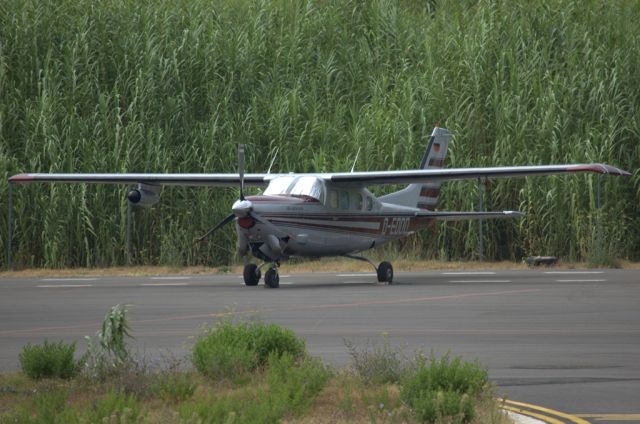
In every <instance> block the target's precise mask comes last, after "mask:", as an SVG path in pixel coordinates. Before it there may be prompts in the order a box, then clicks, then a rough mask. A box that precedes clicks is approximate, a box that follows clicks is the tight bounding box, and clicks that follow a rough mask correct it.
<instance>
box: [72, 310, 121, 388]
mask: <svg viewBox="0 0 640 424" xmlns="http://www.w3.org/2000/svg"><path fill="white" fill-rule="evenodd" d="M127 312H128V311H127V309H126V307H124V306H123V305H116V306H113V307H112V308H111V309H110V310H109V312H107V314H106V315H105V317H104V320H103V322H102V328H101V330H100V331H98V333H97V335H96V337H95V338H92V337H89V336H86V337H85V340H86V341H87V351H86V353H85V354H84V356H83V357H82V359H81V364H82V366H83V372H84V373H85V374H86V375H87V376H89V377H91V378H99V379H104V378H105V377H106V376H107V375H108V374H109V373H113V372H115V371H116V370H117V369H118V368H120V367H127V366H128V367H131V365H132V364H127V361H128V360H129V359H130V356H131V355H130V353H129V350H128V349H127V346H126V343H125V338H126V337H131V335H130V334H129V331H130V327H129V319H128V317H127Z"/></svg>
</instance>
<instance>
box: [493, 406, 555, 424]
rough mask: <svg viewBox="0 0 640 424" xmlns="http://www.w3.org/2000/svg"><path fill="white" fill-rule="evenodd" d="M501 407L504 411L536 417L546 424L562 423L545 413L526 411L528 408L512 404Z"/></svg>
mask: <svg viewBox="0 0 640 424" xmlns="http://www.w3.org/2000/svg"><path fill="white" fill-rule="evenodd" d="M502 409H504V410H506V411H511V412H515V413H516V414H521V415H526V416H528V417H532V418H537V419H539V420H540V421H544V422H545V423H548V424H564V422H563V421H560V420H557V419H555V418H552V417H548V416H546V415H542V414H538V413H535V412H531V411H528V410H525V409H520V408H516V407H513V406H507V405H503V406H502Z"/></svg>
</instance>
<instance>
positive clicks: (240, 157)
mask: <svg viewBox="0 0 640 424" xmlns="http://www.w3.org/2000/svg"><path fill="white" fill-rule="evenodd" d="M238 173H239V174H240V200H244V144H238Z"/></svg>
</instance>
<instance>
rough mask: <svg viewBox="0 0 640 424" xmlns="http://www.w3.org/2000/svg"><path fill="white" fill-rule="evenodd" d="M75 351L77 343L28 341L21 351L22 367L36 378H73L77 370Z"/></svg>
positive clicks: (26, 372) (30, 375) (29, 375)
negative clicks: (37, 343) (33, 343)
mask: <svg viewBox="0 0 640 424" xmlns="http://www.w3.org/2000/svg"><path fill="white" fill-rule="evenodd" d="M75 351H76V344H75V343H71V344H65V343H63V342H62V341H60V342H58V343H50V342H49V341H47V340H45V341H44V343H43V344H41V345H32V344H31V343H28V344H27V345H26V346H25V347H24V348H23V349H22V353H20V357H19V358H20V367H21V368H22V372H24V373H25V374H26V375H27V376H28V377H29V378H32V379H36V380H37V379H41V378H47V377H59V378H71V377H72V376H73V374H74V372H75V371H76V363H75V361H74V359H73V355H74V353H75Z"/></svg>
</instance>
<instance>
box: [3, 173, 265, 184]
mask: <svg viewBox="0 0 640 424" xmlns="http://www.w3.org/2000/svg"><path fill="white" fill-rule="evenodd" d="M267 176H269V177H272V176H273V174H271V175H270V174H245V175H244V184H245V185H250V186H266V185H267V184H268V182H269V181H268V179H265V177H267ZM9 182H10V183H12V184H28V183H35V182H59V183H96V184H134V183H142V184H149V185H174V186H218V187H238V186H239V185H240V175H239V174H237V173H234V174H18V175H14V176H13V177H10V178H9Z"/></svg>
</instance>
